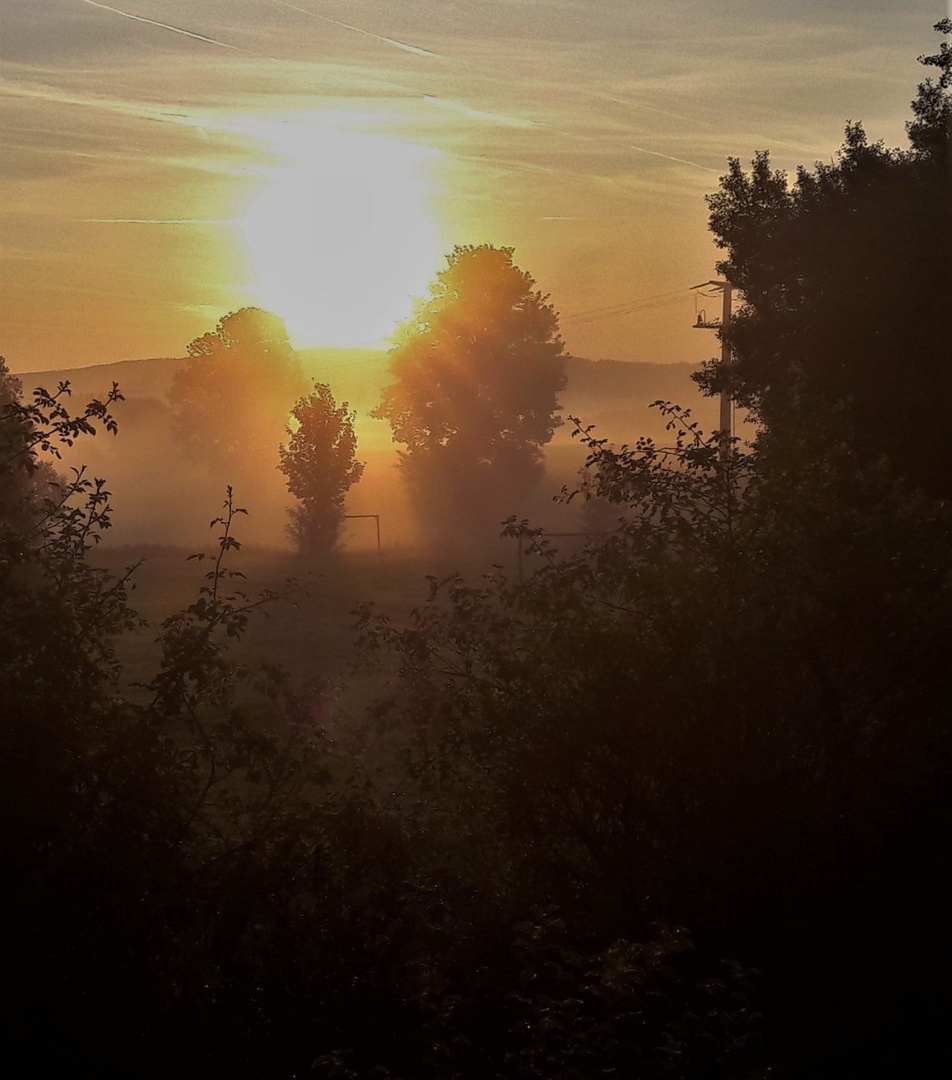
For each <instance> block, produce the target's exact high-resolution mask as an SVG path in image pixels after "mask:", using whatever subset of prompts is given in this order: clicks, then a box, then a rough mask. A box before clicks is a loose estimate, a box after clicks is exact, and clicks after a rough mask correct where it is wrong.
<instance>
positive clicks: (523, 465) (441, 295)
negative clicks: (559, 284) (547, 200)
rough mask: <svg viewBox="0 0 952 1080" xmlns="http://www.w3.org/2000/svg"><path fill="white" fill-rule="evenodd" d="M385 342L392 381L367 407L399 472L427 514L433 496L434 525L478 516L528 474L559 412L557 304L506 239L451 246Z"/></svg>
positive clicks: (528, 480)
mask: <svg viewBox="0 0 952 1080" xmlns="http://www.w3.org/2000/svg"><path fill="white" fill-rule="evenodd" d="M395 341H396V343H395V345H394V347H393V349H392V350H391V353H390V373H391V375H392V376H393V380H394V381H393V383H392V384H391V385H390V386H389V387H388V388H387V389H386V390H385V391H384V395H383V401H382V402H381V404H380V406H379V407H378V408H377V410H376V411H375V413H374V415H375V416H377V417H380V418H383V419H386V420H388V421H389V423H390V425H391V427H392V429H393V437H394V441H395V442H397V443H401V444H402V445H403V446H404V447H405V448H406V449H405V450H404V451H403V453H402V464H403V469H404V474H405V476H406V478H407V480H408V481H409V482H410V483H411V485H412V486H413V487H414V488H415V489H416V492H417V495H418V497H420V498H421V499H422V501H423V502H424V503H425V504H426V505H427V506H428V508H429V511H430V512H431V513H434V514H436V513H437V512H438V506H439V504H442V505H444V506H446V507H447V508H448V512H447V513H446V514H444V515H443V516H442V517H443V523H444V524H448V523H449V521H450V520H451V519H453V518H458V515H459V514H460V512H461V511H462V512H463V517H464V518H465V519H468V520H470V521H472V520H473V519H481V520H482V523H483V524H486V514H487V513H488V514H490V516H491V513H492V511H491V510H490V505H489V504H492V506H493V508H495V507H496V506H504V504H505V500H506V499H512V498H517V497H518V496H519V495H520V494H521V493H523V492H524V491H526V490H527V489H528V488H530V487H531V486H532V485H533V483H534V482H535V481H536V480H537V479H538V477H539V475H540V471H541V468H540V461H541V448H542V447H543V446H544V445H545V444H546V443H548V442H549V441H550V440H551V438H552V435H553V432H554V429H555V427H556V426H557V424H559V423H560V422H561V421H560V420H559V419H558V417H557V416H556V412H557V410H558V407H559V405H558V399H557V395H558V392H559V391H560V390H561V389H562V388H563V387H564V385H565V375H564V371H563V365H562V363H561V359H560V358H561V355H562V350H563V345H562V341H561V338H560V337H559V324H558V316H557V314H556V312H555V309H554V308H553V307H552V305H551V304H550V303H549V302H548V297H546V296H544V295H543V294H542V293H541V292H539V291H538V290H537V289H536V288H535V281H534V280H533V278H532V277H531V276H530V275H529V274H528V273H526V272H525V271H523V270H520V269H519V268H518V267H517V266H515V265H514V263H513V249H512V248H506V247H503V248H497V247H493V246H491V245H481V246H479V247H456V248H455V249H454V250H453V252H452V254H451V255H449V256H447V266H446V268H445V269H444V270H442V271H440V273H439V274H437V276H436V280H435V281H434V282H433V284H432V285H431V286H430V295H429V296H428V297H426V298H424V299H421V300H420V301H418V303H417V306H416V310H415V311H414V314H413V315H412V316H411V318H410V319H409V320H407V322H406V323H404V325H403V326H402V327H401V328H400V329H399V330H398V332H397V334H396V339H395ZM454 493H455V497H454ZM486 500H488V502H487V501H486ZM511 509H513V508H512V507H508V508H506V509H505V513H508V512H509V511H510V510H511ZM497 520H498V519H497Z"/></svg>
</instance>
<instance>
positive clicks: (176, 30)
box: [82, 0, 241, 52]
mask: <svg viewBox="0 0 952 1080" xmlns="http://www.w3.org/2000/svg"><path fill="white" fill-rule="evenodd" d="M82 2H83V3H84V4H89V6H90V7H94V8H100V9H101V10H102V11H111V12H112V13H113V15H121V16H122V17H123V18H124V19H132V20H133V22H140V23H146V24H148V25H149V26H158V27H160V28H161V29H162V30H171V31H172V33H173V34H182V35H183V37H189V38H194V39H195V41H204V42H206V44H208V45H217V46H218V47H219V48H221V49H234V50H235V52H241V49H239V48H238V46H237V45H229V44H228V43H227V42H224V41H217V40H216V39H215V38H210V37H205V35H204V34H196V33H193V32H192V31H191V30H183V29H182V27H181V26H171V25H170V24H169V23H164V22H156V21H155V19H146V18H145V17H144V16H142V15H132V14H131V13H130V12H128V11H120V10H119V8H114V7H109V5H108V4H98V3H96V0H82Z"/></svg>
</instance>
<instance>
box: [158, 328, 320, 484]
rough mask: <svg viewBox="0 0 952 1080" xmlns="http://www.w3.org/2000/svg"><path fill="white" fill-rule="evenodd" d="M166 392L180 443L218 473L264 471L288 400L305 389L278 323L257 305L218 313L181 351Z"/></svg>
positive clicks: (231, 474)
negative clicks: (182, 358) (183, 358)
mask: <svg viewBox="0 0 952 1080" xmlns="http://www.w3.org/2000/svg"><path fill="white" fill-rule="evenodd" d="M188 353H189V358H190V359H189V360H188V362H187V363H186V365H185V367H184V368H183V369H182V370H181V371H180V372H179V373H178V374H177V375H176V377H175V379H174V380H173V382H172V386H171V389H170V390H169V402H170V404H171V406H172V412H173V422H174V425H175V431H176V434H177V436H178V438H179V440H180V444H181V445H182V446H184V447H185V448H187V449H188V450H189V452H190V453H191V454H192V455H194V456H195V457H196V458H198V459H199V460H205V461H208V462H209V463H210V464H211V465H213V466H215V467H216V468H217V469H219V470H220V469H221V468H222V467H228V470H229V477H228V478H229V479H233V478H234V470H236V469H238V470H242V471H244V470H245V469H246V468H247V467H248V465H249V463H250V464H253V465H257V466H259V467H264V468H267V469H270V468H272V467H273V465H274V464H275V463H276V461H277V456H278V446H279V444H280V442H281V438H282V436H283V434H284V430H285V427H286V425H287V420H288V415H289V413H290V411H291V408H292V406H293V404H294V402H295V400H296V399H297V398H298V397H300V396H301V394H302V393H304V392H305V391H306V389H307V381H306V379H305V376H304V372H303V369H302V367H301V364H300V361H299V360H298V359H297V356H296V355H295V352H294V350H293V349H292V348H291V345H290V343H289V341H288V333H287V329H286V327H285V325H284V320H283V319H280V318H279V317H278V316H277V315H273V314H271V313H270V312H267V311H262V310H261V309H260V308H242V309H241V310H240V311H236V312H233V313H232V314H230V315H226V316H224V318H222V319H220V320H219V322H218V326H217V327H216V328H215V330H214V331H213V332H211V333H208V334H204V335H203V336H202V337H199V338H196V339H195V340H194V341H193V342H192V343H191V344H190V345H189V347H188Z"/></svg>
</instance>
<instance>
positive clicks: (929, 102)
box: [700, 20, 952, 497]
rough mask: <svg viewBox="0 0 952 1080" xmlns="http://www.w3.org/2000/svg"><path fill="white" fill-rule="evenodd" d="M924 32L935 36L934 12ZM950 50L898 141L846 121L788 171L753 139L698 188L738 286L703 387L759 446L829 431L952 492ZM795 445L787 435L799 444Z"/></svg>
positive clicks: (937, 489)
mask: <svg viewBox="0 0 952 1080" xmlns="http://www.w3.org/2000/svg"><path fill="white" fill-rule="evenodd" d="M936 29H938V30H940V31H942V32H944V33H949V32H950V31H952V23H950V22H949V20H943V21H942V22H941V23H939V24H937V26H936ZM949 56H950V53H949V50H948V46H947V45H945V44H943V46H942V51H940V53H939V54H937V55H936V56H933V57H926V58H923V62H925V63H927V64H934V65H937V66H938V67H940V69H941V77H940V79H939V81H938V83H937V84H933V83H932V82H931V81H930V80H926V81H925V82H924V83H922V84H921V85H920V87H919V93H918V96H917V98H916V100H915V101H914V102H913V111H914V114H915V120H914V121H913V122H911V123H910V124H909V125H908V130H909V137H910V141H911V143H912V146H911V148H910V149H909V150H905V151H902V150H890V149H886V148H885V147H884V146H883V145H882V143H875V144H870V143H869V142H868V140H867V138H866V134H865V132H864V131H863V128H862V126H861V125H860V124H850V125H849V126H848V127H847V129H846V141H845V143H844V145H843V148H842V149H841V151H840V153H839V156H838V159H837V161H836V162H834V163H832V164H822V163H818V164H817V165H816V166H815V168H814V169H813V171H812V172H811V171H809V170H807V169H806V168H802V167H801V168H800V169H799V170H798V171H797V177H796V181H795V182H794V184H793V185H792V186H790V185H789V184H788V181H787V178H786V176H785V175H784V174H783V173H781V172H776V171H774V170H772V169H771V167H770V158H769V155H768V154H767V152H766V151H764V152H761V153H758V154H757V155H756V157H755V158H754V159H753V163H752V169H751V171H750V173H749V174H748V173H745V172H744V171H743V169H742V168H741V166H740V163H739V161H738V160H737V159H731V161H730V169H729V171H728V173H727V175H726V176H724V177H723V178H722V180H721V189H720V191H719V192H717V193H716V194H714V195H711V196H709V198H708V202H709V205H710V209H711V218H710V222H711V230H712V231H713V233H714V235H715V238H716V241H717V244H718V246H720V247H722V248H725V249H727V253H728V254H727V257H726V258H725V259H724V260H723V261H721V262H720V263H718V267H717V268H718V272H719V273H720V274H722V275H723V276H724V277H725V278H726V279H727V280H728V281H729V282H731V283H732V284H733V285H735V286H736V287H737V288H738V289H739V290H740V291H741V292H742V293H743V297H744V305H743V307H742V308H741V310H740V311H739V312H738V313H737V314H736V316H735V318H734V320H733V322H732V325H731V327H730V331H729V340H730V345H731V351H732V358H733V363H732V366H731V368H730V369H729V370H726V369H723V368H722V366H721V364H720V363H719V362H714V361H712V362H711V363H710V364H709V365H708V366H707V369H706V370H705V372H704V373H703V374H702V376H701V380H700V381H701V385H702V386H703V387H704V388H705V390H706V391H707V392H710V393H714V392H717V391H719V390H720V389H721V388H722V387H724V386H728V387H729V388H730V390H731V392H732V394H733V396H734V397H735V398H736V400H737V401H739V402H740V403H741V404H743V405H745V406H747V407H749V408H752V409H753V410H754V412H755V413H756V415H757V416H758V417H759V418H760V420H761V421H762V422H763V424H764V425H765V426H766V429H767V431H768V432H769V439H770V440H771V441H772V443H773V445H774V446H776V447H778V448H779V447H780V445H781V444H782V443H783V441H784V440H785V439H787V438H793V439H795V440H796V439H806V440H808V442H812V443H813V444H814V445H818V444H819V443H820V442H822V443H824V444H828V443H829V441H830V440H831V439H832V440H837V439H839V440H843V441H845V442H848V443H850V444H851V445H852V447H853V448H854V450H855V452H856V453H857V454H858V455H859V457H860V459H861V460H863V461H873V460H875V459H876V458H877V457H878V456H879V455H883V454H884V455H886V456H887V457H888V458H889V459H890V461H891V462H892V463H893V466H894V467H901V468H902V469H903V471H904V472H905V474H906V475H907V476H908V477H909V479H911V480H912V481H914V482H915V483H917V484H921V485H922V486H923V487H925V488H926V490H928V491H930V492H932V493H933V494H936V495H942V496H945V497H948V496H949V495H952V487H950V486H949V478H950V477H952V459H950V458H949V454H948V443H947V440H946V439H945V436H944V433H943V432H944V426H945V412H944V410H945V403H946V402H947V401H948V400H949V397H950V395H952V365H950V364H949V363H948V334H947V327H946V316H945V308H946V306H947V299H948V298H947V293H948V259H949V252H950V250H952V203H950V200H949V197H948V196H949V190H950V188H952V171H950V170H952V156H950V149H952V127H950V117H952V97H950V89H949V87H950V69H949ZM808 442H801V443H800V444H799V451H803V450H806V449H807V447H808Z"/></svg>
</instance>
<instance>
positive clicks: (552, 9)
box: [0, 0, 946, 371]
mask: <svg viewBox="0 0 952 1080" xmlns="http://www.w3.org/2000/svg"><path fill="white" fill-rule="evenodd" d="M945 7H946V5H944V4H940V3H935V2H925V0H909V2H906V3H903V4H895V3H880V2H877V3H872V4H869V3H864V4H860V3H857V2H852V0H841V2H834V3H827V4H820V3H816V2H813V0H808V2H804V3H798V4H779V3H775V2H772V0H745V2H743V3H738V4H732V5H727V6H720V7H717V8H712V7H711V6H710V5H709V4H704V3H701V2H700V0H677V2H669V0H665V2H662V0H644V2H638V3H634V2H629V0H585V2H583V0H539V2H535V3H527V2H516V0H485V2H480V3H479V4H469V5H464V4H460V3H455V2H450V0H427V2H424V0H388V2H383V0H363V2H360V3H358V2H356V0H328V2H319V0H300V2H298V3H283V2H279V0H228V2H224V0H189V2H185V0H117V2H116V3H115V4H111V5H107V4H100V3H94V2H92V0H44V2H43V3H38V2H36V0H6V2H5V3H4V10H3V27H2V36H0V49H2V58H3V77H2V82H0V107H2V131H0V171H2V218H0V256H2V282H0V285H2V327H3V333H2V340H0V350H2V351H3V352H4V353H5V355H6V356H7V358H8V362H9V363H10V366H11V368H12V369H13V370H20V371H23V370H29V369H31V368H32V369H37V368H49V367H54V366H58V367H70V366H77V365H83V364H91V363H106V362H112V361H117V360H121V359H127V358H131V357H141V356H180V355H182V354H183V352H184V349H185V347H186V345H187V344H188V342H189V341H190V340H191V339H192V338H193V337H195V336H196V335H198V334H201V333H203V332H204V331H205V330H207V329H208V328H209V327H210V326H212V325H214V324H215V322H216V321H217V320H218V319H219V318H220V317H221V316H222V315H224V314H226V313H227V312H229V311H234V310H237V309H238V308H240V307H242V306H243V305H247V304H258V305H261V306H265V307H268V308H271V309H273V310H274V311H276V312H279V313H281V314H282V315H283V316H284V318H285V319H286V321H287V324H288V326H289V328H290V331H291V334H292V338H293V339H294V342H295V344H298V345H301V346H314V345H319V346H328V345H338V346H341V345H350V346H365V345H379V344H380V343H381V342H383V341H385V339H387V338H388V337H389V335H390V334H391V333H392V331H393V328H394V326H395V324H396V323H397V322H398V321H399V320H400V319H401V318H403V317H404V316H405V315H406V314H407V312H408V311H409V306H410V297H412V296H415V295H419V294H420V293H421V292H423V291H424V290H425V287H426V283H427V282H428V281H429V280H431V279H432V275H433V273H434V271H435V270H436V269H438V268H440V267H441V266H442V265H444V261H443V257H444V256H445V255H446V254H447V253H448V252H449V251H451V250H452V247H453V245H454V244H480V243H491V244H501V245H509V246H512V247H514V248H515V250H516V258H517V260H518V263H519V265H520V266H523V267H524V268H526V269H527V270H528V271H529V272H530V273H532V275H533V276H534V277H535V279H536V280H537V282H538V283H539V287H540V288H541V289H543V291H544V292H546V293H548V294H550V295H551V298H552V302H553V303H554V304H555V306H556V308H557V309H558V311H559V312H560V313H561V316H562V332H563V336H564V338H565V341H566V346H567V348H568V350H569V351H570V352H572V353H575V354H576V355H582V356H589V357H613V358H616V359H631V360H634V359H639V360H648V361H655V362H675V361H685V360H690V361H692V362H696V361H699V360H702V359H704V358H705V357H706V356H707V355H709V354H710V348H711V340H710V337H709V335H701V334H698V333H697V332H696V331H693V330H692V327H691V324H692V322H693V319H694V311H693V301H692V298H691V295H690V292H689V289H690V286H691V285H693V284H694V283H696V282H697V281H703V280H707V279H708V278H710V277H711V276H712V272H713V263H714V260H715V258H716V257H717V252H716V250H715V248H714V247H713V245H712V243H711V241H710V238H709V235H708V234H707V232H706V222H707V210H706V206H705V203H704V195H705V194H706V193H709V192H711V191H713V190H715V189H716V187H717V183H718V177H719V176H720V175H722V174H723V172H724V171H725V168H726V162H727V158H728V157H729V156H732V155H733V156H737V157H740V158H741V159H742V160H743V161H745V162H746V161H749V159H750V157H751V156H752V155H753V153H754V152H755V151H757V150H759V149H764V148H769V149H770V150H771V152H772V155H773V160H774V162H775V163H776V165H777V166H778V167H782V168H788V169H792V168H793V167H795V165H796V164H798V163H800V162H807V163H810V162H813V161H815V160H827V161H828V160H830V159H831V158H832V157H833V156H834V155H835V153H836V150H837V147H838V146H839V144H840V142H841V139H842V134H843V122H844V119H845V118H847V117H850V118H853V119H857V120H859V119H861V120H863V121H864V123H865V125H866V127H867V130H868V131H869V132H870V135H871V137H872V138H873V139H878V138H883V139H884V140H886V142H887V143H888V144H890V145H900V144H902V142H903V139H904V129H903V124H904V121H905V119H906V117H907V104H908V101H909V99H910V98H911V97H912V95H913V93H914V91H915V86H916V83H917V82H918V81H919V79H920V78H921V77H922V72H921V69H920V68H919V67H918V65H917V64H916V61H915V57H916V55H917V54H920V53H922V52H924V51H927V50H928V49H930V48H931V47H932V41H931V30H930V26H931V24H932V23H933V22H935V21H936V20H937V19H938V18H940V17H942V15H944V14H945Z"/></svg>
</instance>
